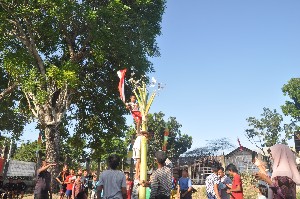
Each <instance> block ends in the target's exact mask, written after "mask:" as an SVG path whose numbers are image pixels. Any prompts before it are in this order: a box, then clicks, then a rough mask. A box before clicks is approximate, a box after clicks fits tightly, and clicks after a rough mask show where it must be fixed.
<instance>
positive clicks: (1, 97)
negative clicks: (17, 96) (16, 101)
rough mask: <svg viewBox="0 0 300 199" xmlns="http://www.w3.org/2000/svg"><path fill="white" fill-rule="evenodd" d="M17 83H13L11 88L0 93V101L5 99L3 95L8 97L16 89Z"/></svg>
mask: <svg viewBox="0 0 300 199" xmlns="http://www.w3.org/2000/svg"><path fill="white" fill-rule="evenodd" d="M17 85H18V84H17V83H16V82H14V83H13V84H12V85H11V86H9V87H8V88H6V89H5V90H4V91H2V93H0V101H1V100H2V99H3V98H4V97H5V95H8V94H10V93H12V92H13V91H14V89H15V88H16V87H17Z"/></svg>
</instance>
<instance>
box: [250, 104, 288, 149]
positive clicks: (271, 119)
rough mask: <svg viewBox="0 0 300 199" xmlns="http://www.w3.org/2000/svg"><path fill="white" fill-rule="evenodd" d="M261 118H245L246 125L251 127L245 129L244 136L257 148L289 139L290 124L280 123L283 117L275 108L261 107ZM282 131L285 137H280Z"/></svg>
mask: <svg viewBox="0 0 300 199" xmlns="http://www.w3.org/2000/svg"><path fill="white" fill-rule="evenodd" d="M263 110H264V112H263V113H262V114H261V118H260V119H257V118H255V117H249V118H247V122H248V125H249V126H250V127H252V128H250V129H246V137H247V138H248V140H250V141H251V142H252V143H254V144H255V145H256V146H258V147H259V148H262V147H270V146H273V145H274V144H277V143H284V144H286V141H287V140H289V139H290V136H291V133H292V132H293V131H292V129H293V128H291V126H290V125H286V124H285V125H282V122H283V117H282V115H280V114H279V113H278V112H277V111H276V110H273V111H272V110H270V109H268V108H264V109H263ZM282 132H285V137H284V138H281V134H282Z"/></svg>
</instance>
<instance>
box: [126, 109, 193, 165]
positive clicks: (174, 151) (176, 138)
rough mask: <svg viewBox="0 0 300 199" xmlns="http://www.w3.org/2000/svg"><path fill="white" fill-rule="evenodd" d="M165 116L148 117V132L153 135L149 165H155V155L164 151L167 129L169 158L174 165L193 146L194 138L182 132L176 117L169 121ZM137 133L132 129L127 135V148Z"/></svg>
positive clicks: (161, 114) (157, 114)
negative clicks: (166, 131) (167, 131)
mask: <svg viewBox="0 0 300 199" xmlns="http://www.w3.org/2000/svg"><path fill="white" fill-rule="evenodd" d="M164 116H165V114H164V113H162V112H158V113H153V114H149V115H148V131H149V132H150V134H151V135H152V138H151V139H150V140H149V145H148V147H149V148H148V157H149V160H150V161H148V164H153V160H154V154H155V152H156V151H158V150H162V146H163V140H164V132H165V130H166V128H168V129H169V132H170V134H169V139H168V144H167V156H168V158H169V159H170V160H171V161H172V162H173V163H174V162H176V161H177V160H178V158H179V156H180V155H181V154H183V153H185V152H186V151H187V150H188V149H190V148H191V145H192V137H191V136H189V135H187V134H183V133H182V132H181V130H180V128H181V127H182V125H181V124H179V123H178V122H177V120H176V118H175V117H169V118H168V120H167V121H165V120H164ZM135 133H136V131H135V129H134V128H132V129H131V130H130V131H129V132H128V133H127V139H126V140H127V142H126V144H127V146H128V145H129V143H130V140H131V136H132V135H134V134H135Z"/></svg>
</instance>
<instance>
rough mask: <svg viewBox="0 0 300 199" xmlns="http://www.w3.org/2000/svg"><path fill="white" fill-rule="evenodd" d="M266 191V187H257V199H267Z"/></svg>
mask: <svg viewBox="0 0 300 199" xmlns="http://www.w3.org/2000/svg"><path fill="white" fill-rule="evenodd" d="M266 190H267V187H266V186H264V185H262V184H260V185H258V197H257V199H267V197H266Z"/></svg>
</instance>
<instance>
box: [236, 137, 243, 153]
mask: <svg viewBox="0 0 300 199" xmlns="http://www.w3.org/2000/svg"><path fill="white" fill-rule="evenodd" d="M237 141H238V143H239V145H240V151H243V146H242V145H241V142H240V139H239V138H238V139H237Z"/></svg>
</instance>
